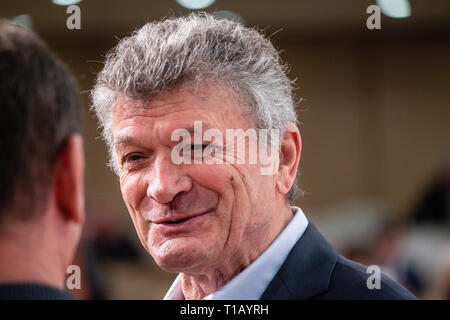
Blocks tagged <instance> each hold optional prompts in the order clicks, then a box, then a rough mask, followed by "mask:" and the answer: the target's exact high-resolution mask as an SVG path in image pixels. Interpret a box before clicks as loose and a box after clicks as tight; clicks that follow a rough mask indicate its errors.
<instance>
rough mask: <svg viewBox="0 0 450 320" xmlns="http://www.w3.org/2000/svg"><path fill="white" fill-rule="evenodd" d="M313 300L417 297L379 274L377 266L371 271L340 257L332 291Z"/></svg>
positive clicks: (330, 288) (405, 298) (332, 281)
mask: <svg viewBox="0 0 450 320" xmlns="http://www.w3.org/2000/svg"><path fill="white" fill-rule="evenodd" d="M313 299H319V300H346V299H355V300H357V299H362V300H411V299H416V297H415V296H414V295H412V294H411V293H410V292H409V291H408V290H407V289H405V288H404V287H402V286H401V285H400V284H398V283H397V282H395V281H394V280H392V279H391V278H389V277H388V276H387V275H386V274H384V273H382V272H380V269H379V268H378V266H374V267H372V268H369V267H367V266H365V265H362V264H360V263H357V262H355V261H351V260H349V259H347V258H345V257H343V256H342V255H339V256H338V259H337V261H336V264H335V266H334V270H333V272H332V274H331V277H330V282H329V289H328V290H327V291H326V292H324V293H322V294H320V295H318V296H316V297H313Z"/></svg>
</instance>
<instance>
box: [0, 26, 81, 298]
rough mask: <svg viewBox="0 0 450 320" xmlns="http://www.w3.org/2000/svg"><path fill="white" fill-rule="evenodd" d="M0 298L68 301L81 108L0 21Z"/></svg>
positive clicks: (22, 36) (29, 40)
mask: <svg viewBox="0 0 450 320" xmlns="http://www.w3.org/2000/svg"><path fill="white" fill-rule="evenodd" d="M0 101H1V102H0V106H1V108H0V165H1V168H2V182H1V183H0V299H73V296H72V295H71V294H70V293H69V292H68V291H66V290H64V289H65V278H66V268H67V266H68V265H69V264H70V263H71V261H72V259H73V256H74V253H75V250H76V248H77V246H78V242H79V239H80V235H81V230H82V226H83V223H84V195H83V170H84V152H83V144H82V138H81V109H80V101H79V96H78V89H77V85H76V83H75V81H74V79H73V77H72V76H71V74H70V73H69V72H68V70H67V69H66V67H65V66H64V65H63V64H62V63H61V62H60V61H59V60H58V59H57V58H56V57H55V56H54V55H53V54H52V53H51V52H50V51H49V50H48V48H47V47H46V46H45V44H44V43H43V42H42V41H41V40H40V39H39V38H38V37H37V36H36V35H35V34H33V33H32V32H31V31H29V30H27V29H24V28H22V27H20V26H17V25H14V24H11V23H9V22H7V21H4V20H0Z"/></svg>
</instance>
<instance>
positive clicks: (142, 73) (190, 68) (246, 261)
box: [92, 14, 414, 300]
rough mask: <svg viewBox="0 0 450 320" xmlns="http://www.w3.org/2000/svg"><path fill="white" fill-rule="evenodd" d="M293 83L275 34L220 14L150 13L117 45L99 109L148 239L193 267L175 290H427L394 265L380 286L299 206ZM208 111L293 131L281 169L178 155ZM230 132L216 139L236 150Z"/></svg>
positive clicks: (346, 293)
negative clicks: (182, 160) (403, 281)
mask: <svg viewBox="0 0 450 320" xmlns="http://www.w3.org/2000/svg"><path fill="white" fill-rule="evenodd" d="M291 85H292V82H291V81H290V80H289V79H288V78H287V76H286V67H285V65H284V64H283V63H282V62H281V60H280V58H279V55H278V52H277V51H276V50H275V49H274V47H273V45H272V44H271V43H270V41H269V40H268V39H267V38H265V37H264V36H263V35H262V34H261V33H259V32H257V31H256V30H253V29H249V28H245V27H244V26H242V25H240V24H238V23H235V22H231V21H228V20H221V19H215V18H214V17H212V16H210V15H208V14H191V15H189V16H188V17H182V18H173V19H167V20H164V21H161V22H155V23H148V24H146V25H145V26H143V27H142V28H140V29H139V30H138V31H137V32H135V33H134V34H133V35H132V36H130V37H127V38H125V39H123V40H122V41H120V43H119V44H118V45H117V46H116V47H115V48H114V49H113V50H112V51H111V52H110V53H109V54H108V55H107V60H106V63H105V66H104V69H103V70H102V71H101V73H100V74H99V75H98V77H97V82H96V85H95V88H94V89H93V91H92V97H93V108H94V109H95V111H96V113H97V116H98V118H99V120H100V125H101V127H102V128H103V135H104V139H105V140H106V142H107V145H108V147H109V150H110V156H111V166H112V167H113V168H114V170H115V172H116V173H117V174H118V175H119V177H120V187H121V191H122V195H123V198H124V201H125V204H126V205H127V207H128V210H129V213H130V215H131V218H132V220H133V223H134V226H135V228H136V231H137V233H138V236H139V238H140V240H141V243H142V245H143V246H144V247H145V249H146V250H147V251H148V252H149V253H150V254H151V255H152V257H153V258H154V259H155V261H156V263H157V264H158V265H159V266H160V267H161V268H162V269H164V270H166V271H169V272H178V273H179V276H178V277H177V278H176V280H175V282H174V283H173V284H172V286H171V288H170V289H169V292H168V293H167V294H166V296H165V299H222V300H228V299H243V300H245V299H414V296H413V295H412V294H411V293H409V292H408V291H407V290H406V289H404V288H403V287H401V286H400V285H399V284H397V283H396V282H394V281H393V280H391V279H389V278H388V277H387V276H385V275H384V274H380V279H379V280H380V286H379V288H369V286H368V284H367V281H368V277H369V275H370V274H368V273H367V268H366V267H365V266H363V265H360V264H357V263H355V262H352V261H350V260H347V259H345V258H344V257H343V256H341V255H340V254H338V253H337V252H336V251H335V250H334V248H333V247H332V246H331V245H330V244H329V243H328V242H327V241H326V240H325V239H324V238H323V237H322V235H321V234H320V233H319V232H318V230H317V229H316V228H315V226H314V225H313V224H312V223H310V222H309V221H308V220H307V218H306V217H305V215H304V214H303V212H302V210H301V209H300V208H299V207H295V206H292V205H291V203H293V201H294V200H295V198H296V195H297V194H298V193H299V192H298V191H299V190H298V189H297V188H298V187H297V176H298V164H299V161H300V154H301V146H302V144H301V138H300V133H299V130H298V128H297V126H296V122H297V119H296V114H295V110H294V99H293V95H292V87H291ZM194 121H201V122H202V124H203V126H204V127H205V130H206V129H207V128H214V129H217V130H218V131H219V132H220V133H221V134H222V136H223V137H225V132H226V130H228V129H235V130H239V129H241V130H244V131H245V130H248V129H258V130H259V129H269V130H270V129H277V130H279V131H278V133H275V134H274V135H273V136H271V137H270V140H269V141H270V142H269V144H270V143H275V142H274V141H276V140H277V139H279V142H280V144H279V145H277V148H276V149H272V151H271V152H273V153H274V154H272V157H271V160H270V161H272V163H271V165H273V166H274V168H275V172H273V174H271V175H263V174H261V168H262V167H263V164H262V163H259V162H258V163H256V164H248V163H245V161H244V163H239V160H240V159H238V160H237V161H234V162H233V161H227V163H226V164H225V163H222V164H217V163H216V164H208V163H205V162H203V163H200V164H176V163H175V162H174V160H173V153H172V151H173V150H174V146H175V145H177V144H178V142H179V140H177V141H173V140H172V134H173V132H175V130H177V129H180V128H185V129H186V130H187V131H188V132H189V133H190V134H191V135H192V136H194V140H195V135H196V134H203V132H196V129H195V127H193V124H194ZM206 127H207V128H206ZM275 135H276V136H275ZM227 139H228V138H227ZM245 140H246V139H245V138H244V139H243V141H244V142H242V141H240V142H238V144H239V143H245ZM191 141H192V139H191ZM228 142H229V141H227V147H226V148H225V149H223V148H224V146H223V145H222V144H221V142H220V141H216V140H214V141H212V142H211V144H212V145H215V144H218V145H215V147H217V148H218V150H223V152H224V153H225V157H226V158H227V160H228V159H229V158H231V159H234V160H236V155H235V151H236V148H237V144H236V147H234V146H233V148H228ZM184 147H186V149H187V150H205V148H206V147H207V143H204V142H203V141H202V142H200V144H199V142H195V141H194V142H193V143H192V144H191V143H186V145H185V146H184ZM260 148H261V146H260ZM263 148H266V147H263ZM249 153H250V152H249V151H248V150H246V154H245V156H246V157H245V159H249ZM217 154H218V156H217V157H219V159H221V153H220V152H218V153H217ZM211 157H213V158H214V157H216V155H214V156H211ZM216 159H217V158H216ZM229 162H231V163H229Z"/></svg>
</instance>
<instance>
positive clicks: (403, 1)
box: [377, 0, 411, 18]
mask: <svg viewBox="0 0 450 320" xmlns="http://www.w3.org/2000/svg"><path fill="white" fill-rule="evenodd" d="M377 5H378V6H379V7H380V9H381V12H383V14H384V15H386V16H388V17H391V18H407V17H409V16H411V5H410V4H409V1H408V0H377Z"/></svg>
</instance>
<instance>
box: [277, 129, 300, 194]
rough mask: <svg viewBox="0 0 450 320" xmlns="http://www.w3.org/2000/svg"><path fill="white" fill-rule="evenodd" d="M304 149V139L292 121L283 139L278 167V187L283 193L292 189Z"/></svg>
mask: <svg viewBox="0 0 450 320" xmlns="http://www.w3.org/2000/svg"><path fill="white" fill-rule="evenodd" d="M301 151H302V139H301V136H300V132H299V131H298V128H297V126H296V125H294V124H293V123H290V124H289V126H288V128H287V129H286V132H285V133H284V136H283V138H282V140H281V148H280V165H279V167H278V177H277V181H276V184H277V189H278V191H279V192H280V193H281V194H282V195H286V194H287V193H288V192H289V190H291V187H292V184H293V183H294V181H295V177H296V176H297V170H298V163H299V161H300V155H301Z"/></svg>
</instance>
